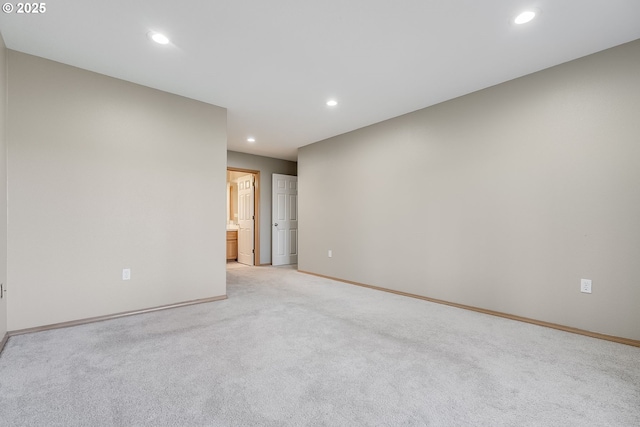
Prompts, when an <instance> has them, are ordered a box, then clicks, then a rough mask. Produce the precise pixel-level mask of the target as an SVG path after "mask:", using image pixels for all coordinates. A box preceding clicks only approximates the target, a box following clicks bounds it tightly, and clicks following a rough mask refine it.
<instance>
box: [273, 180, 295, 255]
mask: <svg viewBox="0 0 640 427" xmlns="http://www.w3.org/2000/svg"><path fill="white" fill-rule="evenodd" d="M272 193H273V195H272V200H271V206H272V214H271V220H272V224H273V227H272V230H273V231H272V233H271V246H272V248H271V264H272V265H287V264H297V263H298V177H297V176H289V175H279V174H275V173H274V174H273V187H272Z"/></svg>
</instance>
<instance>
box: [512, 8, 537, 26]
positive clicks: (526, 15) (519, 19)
mask: <svg viewBox="0 0 640 427" xmlns="http://www.w3.org/2000/svg"><path fill="white" fill-rule="evenodd" d="M535 17H536V12H535V11H533V10H525V11H524V12H522V13H521V14H520V15H518V16H516V18H515V19H514V20H513V22H514V23H516V24H518V25H521V24H526V23H527V22H529V21H531V20H532V19H533V18H535Z"/></svg>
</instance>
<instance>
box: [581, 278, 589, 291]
mask: <svg viewBox="0 0 640 427" xmlns="http://www.w3.org/2000/svg"><path fill="white" fill-rule="evenodd" d="M580 292H584V293H585V294H590V293H591V280H590V279H580Z"/></svg>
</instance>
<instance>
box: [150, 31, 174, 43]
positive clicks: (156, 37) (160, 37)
mask: <svg viewBox="0 0 640 427" xmlns="http://www.w3.org/2000/svg"><path fill="white" fill-rule="evenodd" d="M148 35H149V38H150V39H151V40H153V41H154V42H156V43H158V44H169V38H168V37H167V36H165V35H164V34H160V33H156V32H154V31H151V32H149V34H148Z"/></svg>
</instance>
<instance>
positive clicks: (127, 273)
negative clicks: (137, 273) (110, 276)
mask: <svg viewBox="0 0 640 427" xmlns="http://www.w3.org/2000/svg"><path fill="white" fill-rule="evenodd" d="M122 280H131V269H130V268H123V269H122Z"/></svg>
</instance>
